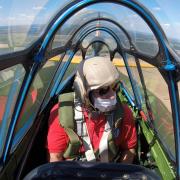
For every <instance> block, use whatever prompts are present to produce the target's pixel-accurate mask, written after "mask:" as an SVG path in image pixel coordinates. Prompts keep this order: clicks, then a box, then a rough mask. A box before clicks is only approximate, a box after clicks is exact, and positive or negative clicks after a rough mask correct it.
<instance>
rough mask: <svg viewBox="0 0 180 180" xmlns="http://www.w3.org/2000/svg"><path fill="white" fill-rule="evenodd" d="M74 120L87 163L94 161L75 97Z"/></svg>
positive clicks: (81, 113)
mask: <svg viewBox="0 0 180 180" xmlns="http://www.w3.org/2000/svg"><path fill="white" fill-rule="evenodd" d="M74 106H75V107H74V120H75V122H76V125H77V134H78V135H79V136H80V137H81V138H82V140H83V145H84V149H85V156H86V159H87V161H92V162H93V161H96V157H95V155H94V151H93V148H92V144H91V140H90V137H89V133H88V130H87V126H86V122H85V121H84V115H83V111H82V107H81V104H80V102H79V101H78V99H77V98H76V96H74Z"/></svg>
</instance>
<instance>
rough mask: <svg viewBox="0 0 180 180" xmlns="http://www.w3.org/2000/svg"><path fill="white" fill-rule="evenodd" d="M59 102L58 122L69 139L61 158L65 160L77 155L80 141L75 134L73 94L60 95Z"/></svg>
mask: <svg viewBox="0 0 180 180" xmlns="http://www.w3.org/2000/svg"><path fill="white" fill-rule="evenodd" d="M59 102H60V103H59V104H60V106H59V110H58V114H59V122H60V124H61V126H62V127H63V128H64V130H65V131H66V133H67V135H68V137H69V144H68V147H67V149H66V151H65V152H64V155H63V156H64V157H65V158H75V157H77V156H78V155H79V148H80V146H81V141H80V139H79V137H78V135H77V134H76V133H75V124H74V92H70V93H65V94H62V95H60V96H59Z"/></svg>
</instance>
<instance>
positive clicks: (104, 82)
mask: <svg viewBox="0 0 180 180" xmlns="http://www.w3.org/2000/svg"><path fill="white" fill-rule="evenodd" d="M119 79H120V75H119V72H118V70H117V69H116V67H115V66H114V65H113V64H112V62H111V61H110V60H109V59H107V58H104V57H93V58H89V59H86V60H85V61H83V62H81V63H80V64H79V66H78V68H77V73H76V76H75V80H74V92H70V93H64V94H61V95H60V96H59V102H58V103H57V104H55V105H54V107H53V108H52V110H51V112H50V117H49V124H48V134H47V144H46V148H47V152H48V161H49V162H55V161H62V160H80V161H90V162H96V161H100V162H122V163H133V160H134V157H135V149H136V145H137V134H136V128H135V122H134V118H133V114H132V111H131V110H130V108H129V107H128V106H127V105H126V104H123V103H121V101H120V99H119V96H118V95H117V90H118V88H119V83H120V82H119Z"/></svg>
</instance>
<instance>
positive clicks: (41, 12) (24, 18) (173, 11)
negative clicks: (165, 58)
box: [0, 0, 180, 39]
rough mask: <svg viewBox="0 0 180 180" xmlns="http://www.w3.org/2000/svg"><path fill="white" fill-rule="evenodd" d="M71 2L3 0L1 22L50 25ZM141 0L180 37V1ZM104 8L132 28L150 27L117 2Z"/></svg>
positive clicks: (171, 32)
mask: <svg viewBox="0 0 180 180" xmlns="http://www.w3.org/2000/svg"><path fill="white" fill-rule="evenodd" d="M67 2H69V0H0V25H1V26H3V25H16V24H20V25H23V24H25V25H31V24H32V23H34V24H36V23H42V24H43V23H45V24H47V21H49V20H50V18H51V16H52V14H55V13H56V12H57V10H58V9H59V8H60V7H61V6H62V5H63V4H65V3H67ZM139 2H141V3H142V4H144V5H145V6H146V7H148V9H149V10H150V11H151V12H152V13H153V14H154V15H155V17H156V18H157V20H158V21H159V22H160V24H161V26H162V27H163V29H164V31H165V32H166V34H167V35H168V36H169V37H176V38H178V39H180V13H179V11H180V1H179V0H173V1H170V0H139ZM97 7H98V6H97ZM99 7H100V6H99ZM102 7H103V8H102ZM88 9H89V8H88ZM90 9H96V7H95V6H92V7H91V8H90ZM100 10H103V11H107V12H108V13H109V14H112V15H113V16H115V17H116V18H117V19H118V20H119V22H123V23H124V24H125V21H126V22H127V24H128V23H129V21H130V22H131V24H130V26H129V27H131V28H136V27H138V28H139V30H141V31H143V29H145V30H146V27H147V26H146V25H145V24H143V23H142V22H143V21H142V20H141V19H140V18H139V17H137V16H136V14H135V13H132V14H131V13H129V14H127V11H126V10H123V8H120V9H119V8H117V7H116V6H115V5H113V6H109V5H108V6H107V5H104V6H101V8H100ZM129 12H130V11H129ZM133 22H134V23H133ZM135 23H136V24H135ZM147 29H148V28H147Z"/></svg>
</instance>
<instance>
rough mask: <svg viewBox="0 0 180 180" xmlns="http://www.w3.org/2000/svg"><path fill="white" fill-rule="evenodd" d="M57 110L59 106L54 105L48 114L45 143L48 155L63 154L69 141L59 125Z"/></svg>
mask: <svg viewBox="0 0 180 180" xmlns="http://www.w3.org/2000/svg"><path fill="white" fill-rule="evenodd" d="M58 108H59V104H56V105H55V106H54V107H53V108H52V110H51V112H50V117H49V124H48V133H47V143H46V148H47V149H48V151H49V153H60V152H64V151H65V150H66V147H67V143H68V141H69V138H68V136H67V134H66V132H65V131H64V128H62V127H61V125H60V123H59V115H58Z"/></svg>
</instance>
